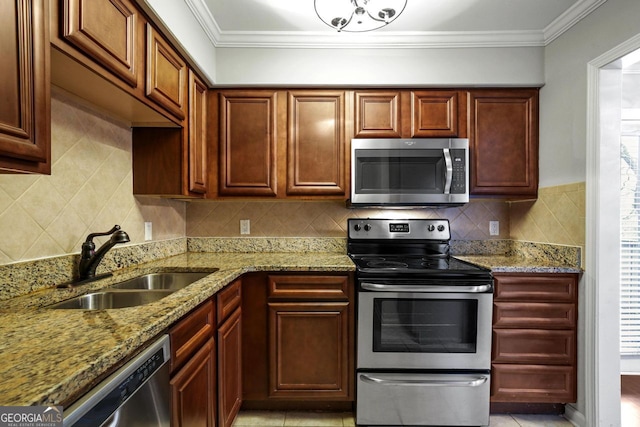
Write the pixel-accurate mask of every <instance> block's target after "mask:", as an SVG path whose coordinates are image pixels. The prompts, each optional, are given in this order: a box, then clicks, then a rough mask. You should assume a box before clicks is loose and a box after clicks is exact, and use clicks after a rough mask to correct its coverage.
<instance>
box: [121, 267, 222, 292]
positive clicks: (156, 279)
mask: <svg viewBox="0 0 640 427" xmlns="http://www.w3.org/2000/svg"><path fill="white" fill-rule="evenodd" d="M213 271H214V270H210V271H208V272H206V273H203V272H171V273H151V274H145V275H144V276H139V277H134V278H133V279H129V280H127V281H125V282H121V283H116V284H115V285H112V286H110V287H109V288H111V289H147V290H156V289H162V290H171V291H177V290H179V289H182V288H184V287H185V286H188V285H190V284H191V283H193V282H195V281H197V280H200V279H202V278H203V277H205V276H208V275H209V274H211V273H212V272H213Z"/></svg>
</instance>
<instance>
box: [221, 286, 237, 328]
mask: <svg viewBox="0 0 640 427" xmlns="http://www.w3.org/2000/svg"><path fill="white" fill-rule="evenodd" d="M241 285H242V282H241V280H240V279H238V280H236V281H235V282H233V283H232V284H230V285H228V286H227V287H225V288H224V289H223V290H221V291H220V292H218V294H217V295H216V315H217V316H218V326H220V325H221V324H222V322H224V321H225V320H226V319H227V317H229V315H230V314H231V313H233V312H234V311H235V309H236V308H238V307H240V304H241V303H242V286H241Z"/></svg>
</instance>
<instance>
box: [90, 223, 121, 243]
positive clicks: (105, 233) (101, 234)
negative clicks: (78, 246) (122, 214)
mask: <svg viewBox="0 0 640 427" xmlns="http://www.w3.org/2000/svg"><path fill="white" fill-rule="evenodd" d="M118 230H120V226H119V225H118V224H116V225H114V226H113V228H112V229H111V230H109V231H105V232H104V233H91V234H89V235H88V236H87V240H85V241H84V242H85V243H93V238H94V237H97V236H109V235H110V234H113V233H115V232H116V231H118Z"/></svg>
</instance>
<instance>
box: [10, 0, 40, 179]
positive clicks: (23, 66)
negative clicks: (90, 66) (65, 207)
mask: <svg viewBox="0 0 640 427" xmlns="http://www.w3.org/2000/svg"><path fill="white" fill-rule="evenodd" d="M48 5H49V1H48V0H18V1H3V2H0V23H1V25H0V57H1V58H2V61H1V63H0V75H2V79H0V97H1V98H2V102H1V103H0V170H7V171H11V172H22V171H24V172H37V173H50V170H51V165H50V161H51V151H50V150H51V149H50V141H51V130H50V129H51V110H50V94H49V66H50V59H49V49H50V47H49V21H48V19H49V16H48Z"/></svg>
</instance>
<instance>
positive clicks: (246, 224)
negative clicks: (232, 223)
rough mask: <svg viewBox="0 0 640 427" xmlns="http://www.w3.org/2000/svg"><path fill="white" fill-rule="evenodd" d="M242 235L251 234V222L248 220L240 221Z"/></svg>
mask: <svg viewBox="0 0 640 427" xmlns="http://www.w3.org/2000/svg"><path fill="white" fill-rule="evenodd" d="M240 234H251V221H250V220H248V219H241V220H240Z"/></svg>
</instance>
